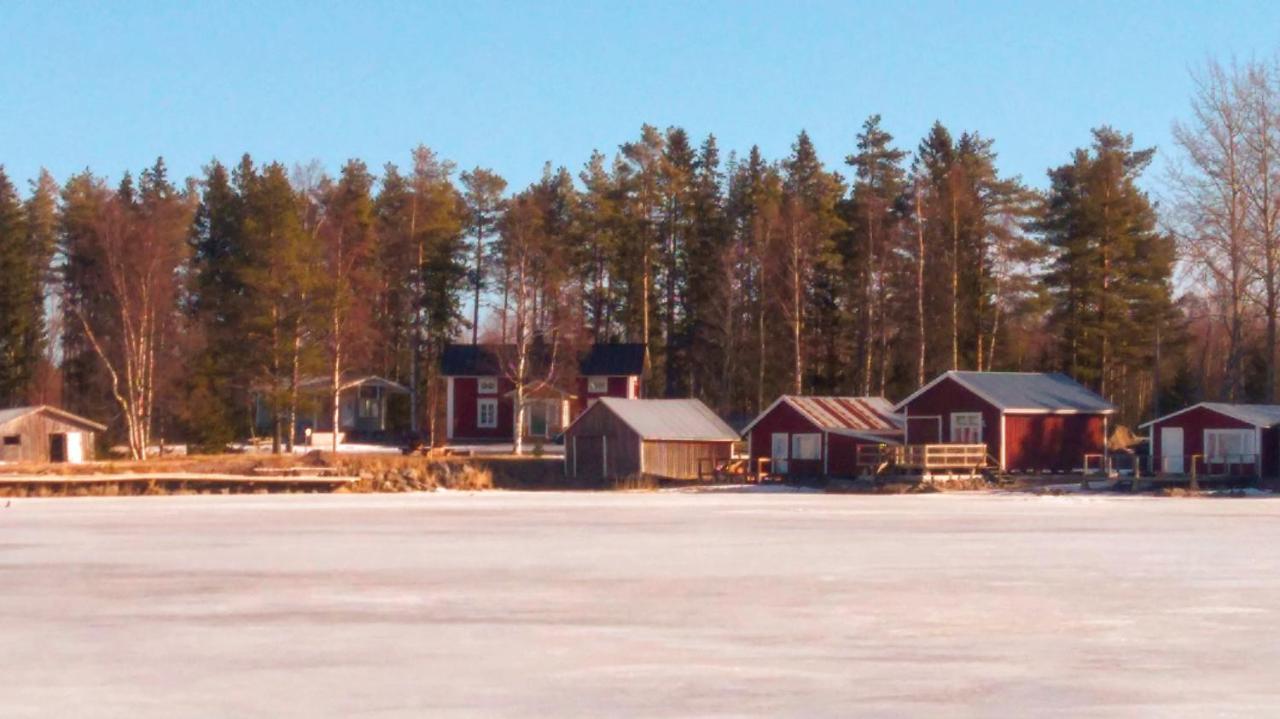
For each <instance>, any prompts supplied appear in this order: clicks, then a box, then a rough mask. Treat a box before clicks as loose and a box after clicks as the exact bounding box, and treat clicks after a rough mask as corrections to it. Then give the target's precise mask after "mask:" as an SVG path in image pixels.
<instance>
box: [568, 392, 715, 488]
mask: <svg viewBox="0 0 1280 719" xmlns="http://www.w3.org/2000/svg"><path fill="white" fill-rule="evenodd" d="M737 439H738V435H737V433H736V432H734V431H733V429H731V428H730V427H729V425H727V424H725V423H724V421H723V420H721V419H720V418H719V417H717V416H716V414H715V413H714V412H712V411H711V409H710V408H709V407H707V406H706V405H705V404H703V403H702V402H700V401H698V400H696V399H619V398H616V397H602V398H600V399H599V400H598V401H596V402H595V403H594V404H592V405H591V407H590V408H588V409H587V411H585V412H583V413H582V414H581V415H579V416H578V418H577V419H576V420H574V421H573V424H571V425H569V428H568V429H567V430H565V457H564V471H565V475H567V476H569V477H578V478H582V479H615V478H619V477H628V476H631V475H647V476H652V477H658V478H660V479H697V478H698V469H699V466H700V465H701V466H704V467H705V466H707V465H708V463H718V462H722V461H724V460H727V459H730V458H731V457H732V456H733V445H734V442H736V441H737Z"/></svg>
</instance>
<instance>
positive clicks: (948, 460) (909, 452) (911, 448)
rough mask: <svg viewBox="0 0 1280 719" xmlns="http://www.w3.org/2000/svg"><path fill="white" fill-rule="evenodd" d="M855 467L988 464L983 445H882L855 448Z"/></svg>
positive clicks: (942, 467) (928, 467)
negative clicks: (856, 449)
mask: <svg viewBox="0 0 1280 719" xmlns="http://www.w3.org/2000/svg"><path fill="white" fill-rule="evenodd" d="M858 466H860V467H864V468H880V467H895V468H899V469H910V470H923V471H931V470H976V469H980V468H982V467H985V466H987V445H985V444H905V445H895V444H881V445H861V446H859V447H858Z"/></svg>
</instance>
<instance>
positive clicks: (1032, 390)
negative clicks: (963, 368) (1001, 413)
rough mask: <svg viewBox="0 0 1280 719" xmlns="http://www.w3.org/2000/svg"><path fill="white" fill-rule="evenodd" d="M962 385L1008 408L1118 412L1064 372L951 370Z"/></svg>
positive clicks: (1003, 407)
mask: <svg viewBox="0 0 1280 719" xmlns="http://www.w3.org/2000/svg"><path fill="white" fill-rule="evenodd" d="M951 374H952V375H953V376H954V377H955V378H956V379H957V380H959V381H960V383H961V384H964V385H967V386H968V387H969V388H970V389H973V390H974V391H975V392H978V393H979V394H982V395H984V396H986V397H987V399H989V400H990V401H992V402H994V403H995V404H997V405H999V406H1000V407H1001V408H1002V409H1006V410H1019V409H1025V410H1049V411H1054V410H1057V411H1061V410H1077V411H1081V412H1107V411H1115V406H1114V405H1112V404H1111V403H1110V402H1108V401H1106V400H1105V399H1103V398H1102V397H1100V396H1099V395H1098V394H1096V393H1095V392H1093V391H1092V390H1090V389H1089V388H1088V387H1085V386H1084V385H1082V384H1080V383H1079V382H1077V381H1075V380H1073V379H1071V378H1070V377H1068V376H1066V375H1065V374H1062V373H1061V372H952V373H951Z"/></svg>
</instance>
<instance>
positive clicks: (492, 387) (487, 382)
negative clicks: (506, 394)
mask: <svg viewBox="0 0 1280 719" xmlns="http://www.w3.org/2000/svg"><path fill="white" fill-rule="evenodd" d="M497 393H498V378H497V377H477V378H476V394H497Z"/></svg>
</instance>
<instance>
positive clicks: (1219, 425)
mask: <svg viewBox="0 0 1280 719" xmlns="http://www.w3.org/2000/svg"><path fill="white" fill-rule="evenodd" d="M1142 426H1143V427H1150V428H1151V429H1150V436H1151V456H1152V458H1153V459H1152V468H1153V470H1154V471H1156V472H1158V473H1161V474H1184V473H1186V472H1189V471H1190V469H1191V458H1192V457H1197V460H1196V471H1197V472H1200V473H1206V474H1207V473H1229V474H1241V475H1254V474H1258V475H1261V476H1263V477H1275V476H1278V475H1280V405H1274V404H1226V403H1223V402H1201V403H1199V404H1196V405H1192V406H1190V407H1187V408H1185V409H1181V410H1178V411H1177V412H1174V413H1173V414H1167V415H1165V416H1163V417H1159V418H1157V419H1153V420H1151V421H1150V422H1147V423H1146V424H1144V425H1142Z"/></svg>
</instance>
